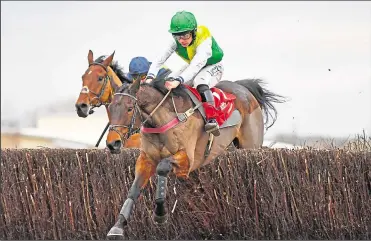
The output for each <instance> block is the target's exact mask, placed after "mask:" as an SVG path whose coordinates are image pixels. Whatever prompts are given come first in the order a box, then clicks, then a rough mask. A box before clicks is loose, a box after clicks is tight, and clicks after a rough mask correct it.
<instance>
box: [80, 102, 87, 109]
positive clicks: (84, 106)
mask: <svg viewBox="0 0 371 241" xmlns="http://www.w3.org/2000/svg"><path fill="white" fill-rule="evenodd" d="M80 107H81V109H87V108H88V105H87V104H85V103H82V104H81V105H80Z"/></svg>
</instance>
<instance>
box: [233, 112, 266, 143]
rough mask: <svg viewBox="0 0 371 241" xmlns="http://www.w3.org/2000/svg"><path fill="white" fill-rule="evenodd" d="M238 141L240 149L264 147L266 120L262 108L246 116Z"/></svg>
mask: <svg viewBox="0 0 371 241" xmlns="http://www.w3.org/2000/svg"><path fill="white" fill-rule="evenodd" d="M237 139H238V148H240V149H256V148H260V147H261V146H262V145H263V140H264V120H263V113H262V111H261V109H260V108H257V109H255V110H254V111H253V112H251V113H250V114H246V115H245V116H244V119H243V123H242V125H241V128H240V130H239V134H238V138H237Z"/></svg>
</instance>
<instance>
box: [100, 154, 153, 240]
mask: <svg viewBox="0 0 371 241" xmlns="http://www.w3.org/2000/svg"><path fill="white" fill-rule="evenodd" d="M154 172H155V165H154V163H153V161H152V160H151V159H149V158H148V157H147V155H146V154H145V153H144V152H141V153H140V156H139V157H138V159H137V161H136V163H135V179H134V182H133V184H132V185H131V188H130V190H129V194H128V197H127V199H126V201H125V203H124V205H123V206H122V208H121V211H120V214H119V217H118V220H117V222H116V223H115V225H114V226H113V227H112V228H111V230H110V231H109V232H108V234H107V236H108V237H111V236H123V232H124V230H123V228H124V226H125V225H126V224H127V222H128V221H129V217H130V215H131V212H132V211H133V206H134V203H135V202H136V200H137V199H138V197H139V195H140V190H141V189H142V188H144V187H145V186H146V185H147V183H148V180H149V178H150V177H151V176H152V175H153V174H154Z"/></svg>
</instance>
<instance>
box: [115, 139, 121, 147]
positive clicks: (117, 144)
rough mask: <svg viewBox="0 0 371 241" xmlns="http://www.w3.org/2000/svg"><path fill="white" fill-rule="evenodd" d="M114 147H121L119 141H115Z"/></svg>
mask: <svg viewBox="0 0 371 241" xmlns="http://www.w3.org/2000/svg"><path fill="white" fill-rule="evenodd" d="M113 145H114V147H116V148H120V147H121V141H120V140H117V141H115V142H114V144H113Z"/></svg>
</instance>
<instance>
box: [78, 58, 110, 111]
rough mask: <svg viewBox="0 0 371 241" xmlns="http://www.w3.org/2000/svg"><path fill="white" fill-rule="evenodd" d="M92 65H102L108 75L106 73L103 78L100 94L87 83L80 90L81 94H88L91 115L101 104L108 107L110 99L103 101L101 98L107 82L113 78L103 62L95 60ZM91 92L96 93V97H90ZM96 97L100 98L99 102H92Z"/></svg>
mask: <svg viewBox="0 0 371 241" xmlns="http://www.w3.org/2000/svg"><path fill="white" fill-rule="evenodd" d="M92 65H99V66H101V67H102V68H103V69H104V70H105V71H106V75H105V77H104V79H103V80H104V82H103V85H102V88H101V89H100V92H99V93H98V94H97V93H95V92H93V91H91V90H89V88H88V87H87V86H86V85H84V86H83V87H82V89H81V91H80V93H81V94H87V95H88V99H89V105H90V106H91V108H90V110H89V115H91V114H93V113H94V110H93V109H94V108H97V107H100V106H101V105H104V106H106V107H107V106H108V105H109V104H110V101H107V102H103V101H101V98H102V96H103V94H104V91H105V89H106V87H107V83H108V81H110V79H111V77H110V76H109V75H108V70H107V68H106V66H104V65H103V64H101V63H97V62H93V63H91V64H89V67H90V66H92ZM89 93H92V94H93V95H94V97H93V98H91V99H90V95H89ZM94 99H98V103H97V104H95V105H93V104H91V103H92V101H93V100H94Z"/></svg>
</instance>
